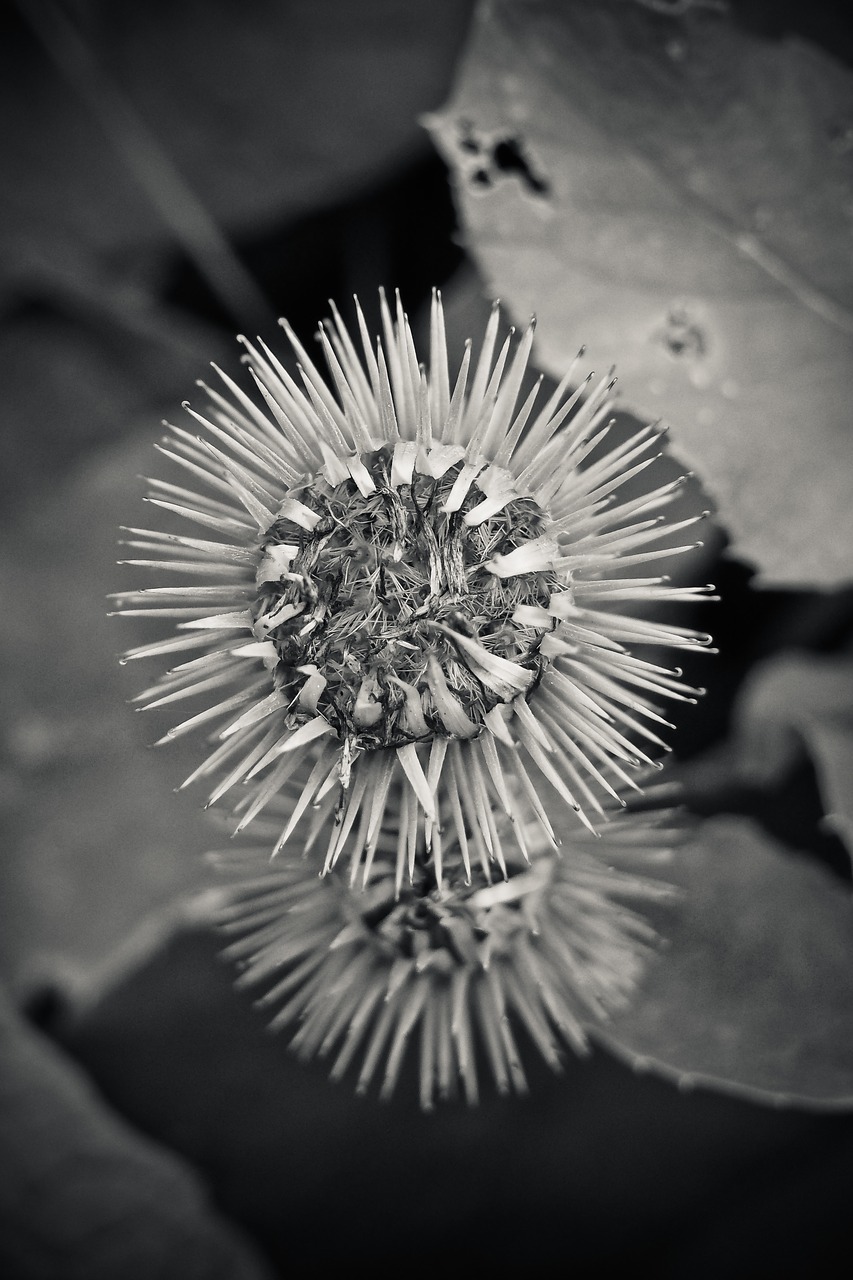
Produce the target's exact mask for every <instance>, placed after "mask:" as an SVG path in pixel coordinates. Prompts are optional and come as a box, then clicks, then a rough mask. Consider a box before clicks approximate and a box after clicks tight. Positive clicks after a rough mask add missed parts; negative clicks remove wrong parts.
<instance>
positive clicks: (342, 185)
mask: <svg viewBox="0 0 853 1280" xmlns="http://www.w3.org/2000/svg"><path fill="white" fill-rule="evenodd" d="M471 4H472V0H434V3H431V4H430V5H429V6H422V5H406V4H404V5H400V4H394V3H390V4H389V3H388V2H387V0H361V2H360V3H359V4H356V5H350V4H338V3H333V2H330V0H322V2H321V3H315V0H288V2H287V3H279V2H278V0H256V3H253V4H251V5H235V4H232V3H229V0H211V2H210V3H207V2H205V3H201V2H200V0H177V2H176V3H170V4H146V5H134V4H112V3H109V2H107V3H102V2H101V0H91V2H90V0H87V2H86V3H85V4H83V5H80V6H74V8H75V9H76V10H77V17H78V18H79V19H80V23H79V30H80V31H81V33H82V34H83V36H84V38H85V42H86V48H87V50H88V52H89V55H90V56H91V58H92V59H94V67H95V71H94V73H93V72H92V69H91V66H90V67H89V69H88V70H84V71H83V73H82V78H83V86H82V87H83V89H84V90H85V92H86V94H87V95H91V96H90V98H89V100H88V101H87V100H86V96H84V94H83V93H81V84H80V80H79V76H80V65H79V64H80V58H79V57H78V56H77V54H76V53H75V49H74V48H72V49H71V50H70V51H69V49H68V45H69V42H70V43H72V44H73V45H75V47H76V41H75V40H70V38H69V35H68V30H67V24H66V22H65V21H64V16H63V15H64V8H63V6H58V5H57V6H53V5H46V4H44V3H42V2H41V0H31V2H30V3H28V4H22V5H21V6H20V7H21V9H23V10H24V12H26V13H30V14H31V16H32V18H33V19H35V20H36V26H37V28H38V29H39V30H40V31H41V32H42V36H43V37H44V34H45V32H47V34H48V40H47V48H48V49H49V50H50V52H48V51H47V50H46V48H45V47H42V45H41V44H40V43H39V42H38V41H37V40H36V39H34V38H33V34H32V32H31V31H29V30H27V28H26V27H25V26H23V25H22V24H20V23H14V22H12V21H11V20H10V22H9V24H8V25H9V28H10V29H9V30H8V31H6V32H4V35H5V39H4V41H3V42H2V47H1V48H0V86H2V87H0V102H2V109H3V118H4V124H5V128H4V130H3V135H2V141H0V161H2V167H3V173H4V179H5V181H4V189H3V195H2V200H0V248H2V250H3V254H2V258H3V267H2V271H1V272H0V279H3V278H8V277H10V276H11V277H12V278H13V279H14V281H15V282H16V283H17V285H18V287H19V288H22V287H24V286H25V285H26V283H27V282H28V281H29V280H31V279H32V278H33V277H34V276H37V277H39V278H44V277H48V278H49V277H50V275H51V274H52V273H53V272H54V271H59V272H61V273H66V274H70V275H72V276H82V277H83V278H88V279H89V280H91V279H93V278H95V279H97V278H98V277H99V276H101V275H103V274H104V273H108V274H109V273H112V272H115V271H116V269H117V268H120V269H121V268H124V267H125V266H126V264H127V260H128V255H129V254H130V253H137V254H139V253H140V251H147V253H148V254H149V265H148V272H147V274H148V278H149V280H150V278H151V277H152V275H154V274H155V272H156V271H157V269H158V268H157V261H158V257H160V259H161V260H162V254H163V250H164V248H165V249H167V250H169V249H173V248H174V245H173V244H171V243H170V239H171V237H170V234H169V233H168V232H167V231H166V229H165V227H164V224H163V222H162V221H161V220H160V218H159V217H158V215H157V214H156V213H155V212H154V210H153V206H152V205H151V202H150V199H149V197H148V196H146V194H144V193H143V192H142V191H141V190H140V188H139V186H138V185H137V181H136V179H135V178H134V176H133V174H134V173H138V172H139V165H137V163H136V162H137V161H138V160H141V162H142V163H143V165H144V166H145V167H147V172H148V175H149V181H150V182H151V183H152V184H153V185H154V186H158V184H159V187H160V188H161V190H160V191H159V192H158V193H155V194H160V195H162V194H163V191H162V188H165V187H166V186H168V184H169V182H170V175H169V173H168V172H161V173H160V174H159V177H158V175H157V173H156V172H155V169H156V164H155V165H154V168H152V161H151V157H141V158H140V157H139V155H138V154H136V153H137V152H138V149H139V147H140V138H139V137H138V136H137V134H136V133H135V132H134V131H130V132H129V133H128V136H127V138H126V140H125V142H124V144H122V141H121V139H120V138H119V137H118V135H117V129H118V127H119V126H118V124H117V121H116V119H115V118H114V117H115V115H116V113H115V111H112V112H111V102H112V98H111V93H112V91H113V90H115V92H116V93H117V94H118V95H119V96H120V99H121V101H122V102H123V103H126V104H127V105H129V107H130V108H131V109H132V112H133V113H134V114H135V115H136V116H138V118H139V120H140V121H141V123H142V125H143V127H144V129H145V130H147V131H148V132H149V133H150V137H151V138H152V139H153V140H154V142H155V144H156V145H157V147H159V149H160V150H161V151H162V153H163V155H164V156H165V157H166V159H167V161H168V163H169V164H170V165H171V166H172V167H173V169H174V171H175V172H176V173H177V174H178V175H179V176H180V178H181V179H182V180H183V182H185V183H186V185H187V187H188V188H189V190H190V191H191V192H192V194H193V195H194V196H195V197H196V198H197V199H198V200H199V201H200V202H201V204H202V206H203V207H204V209H206V210H207V211H208V213H209V214H210V215H212V217H213V218H214V219H215V220H216V221H217V222H218V223H219V224H220V225H221V226H223V227H225V228H226V229H227V231H228V232H229V234H232V235H237V234H244V235H245V234H247V233H248V234H257V233H260V232H262V231H264V230H266V229H267V228H268V227H269V226H270V224H272V223H282V224H283V223H285V222H287V221H288V220H291V219H294V218H297V217H299V216H301V215H304V214H306V213H307V212H310V211H313V210H315V209H317V208H321V207H324V206H329V205H332V204H334V203H335V202H337V201H340V200H342V199H348V198H350V197H351V196H352V195H353V193H354V192H357V191H359V190H362V189H364V188H366V187H368V186H370V185H371V184H372V183H375V182H377V181H378V180H380V179H382V178H383V177H385V176H386V175H388V174H389V173H392V172H394V171H395V169H397V168H398V167H400V166H404V165H406V164H408V163H410V162H411V161H412V160H413V159H417V158H418V157H419V156H420V155H421V154H424V153H425V152H426V151H427V149H428V143H427V141H426V139H425V138H424V136H423V132H422V130H421V129H420V128H419V125H418V122H417V119H418V115H419V113H420V112H423V111H425V110H428V109H430V108H432V107H435V106H436V105H437V104H438V103H439V102H440V101H441V99H442V97H443V95H444V94H445V93H446V91H447V86H448V83H449V79H450V76H451V73H452V68H453V64H454V61H455V58H456V55H457V51H458V49H459V47H460V45H461V43H462V40H463V38H464V33H465V30H466V26H467V23H468V19H469V15H470V10H471ZM54 8H55V9H56V10H57V11H58V13H54V12H52V10H53V9H54ZM86 61H88V59H84V62H86ZM69 62H70V64H71V68H72V73H73V74H75V75H77V77H78V80H77V84H76V87H72V85H71V83H69V82H68V81H66V79H65V78H64V77H63V72H62V71H61V70H60V69H59V67H60V66H62V67H63V68H65V69H66V70H67V68H68V65H69ZM101 73H105V74H106V76H107V78H108V84H109V86H110V91H109V93H108V94H107V96H105V97H103V86H101V87H100V88H99V84H98V79H99V75H100V74H101ZM99 94H101V95H102V97H103V101H102V102H101V104H100V106H99V105H98V95H99ZM105 116H106V118H104V117H105ZM149 194H150V193H149ZM143 270H144V264H143Z"/></svg>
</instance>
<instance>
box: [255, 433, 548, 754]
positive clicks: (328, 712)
mask: <svg viewBox="0 0 853 1280" xmlns="http://www.w3.org/2000/svg"><path fill="white" fill-rule="evenodd" d="M358 465H359V471H358V474H357V475H355V476H354V478H347V479H345V480H342V481H340V482H339V483H337V484H332V483H331V482H329V481H327V480H326V479H324V478H322V477H318V478H317V479H316V480H312V482H311V483H310V485H309V484H306V485H305V486H303V487H301V488H299V489H292V490H291V491H290V493H289V495H288V497H287V498H286V499H285V501H284V502H283V503H282V505H281V508H280V512H279V516H278V518H277V519H276V521H275V522H274V524H273V525H272V526H271V527H270V528H269V529H268V530H267V532H266V533H265V535H264V537H263V541H262V557H261V561H260V565H259V570H258V584H259V593H258V595H257V597H256V599H255V602H254V605H253V609H252V615H253V618H254V631H255V635H256V636H257V637H258V639H260V640H264V641H270V642H272V644H273V645H274V647H275V652H276V654H277V657H278V665H277V666H276V669H275V683H276V687H277V688H278V689H279V690H280V691H282V692H283V693H285V694H288V695H292V699H293V709H294V710H295V711H302V712H304V713H305V714H304V716H303V717H302V718H303V719H307V718H309V717H311V716H315V715H317V714H320V715H322V716H324V717H325V718H326V719H327V720H328V721H329V723H330V724H331V725H332V727H333V728H334V729H335V731H336V732H337V733H338V735H339V737H341V738H342V739H348V740H350V741H351V742H353V745H357V746H358V747H359V748H361V749H372V748H376V747H382V746H401V745H403V744H405V743H409V742H415V741H418V740H419V739H423V738H427V737H430V736H433V735H435V734H442V735H445V736H451V737H472V736H474V735H475V734H476V733H477V732H478V731H479V729H480V727H481V725H482V724H483V721H484V718H485V716H486V715H488V713H489V712H490V711H492V710H493V709H494V708H495V707H496V706H498V705H499V704H500V703H504V702H510V701H512V699H513V698H515V697H517V696H519V694H528V693H529V692H531V691H532V689H533V688H534V687H535V684H536V682H537V680H538V677H539V676H540V674H541V672H542V669H543V667H544V666H545V665H546V661H547V660H546V659H545V658H544V657H543V656H542V655H540V653H539V644H540V642H541V639H542V635H543V630H542V628H541V627H534V626H528V625H524V624H523V623H519V622H516V621H514V615H515V614H516V612H517V610H518V609H519V607H520V606H537V605H539V606H542V605H547V603H548V600H549V598H550V595H551V593H552V592H553V591H555V590H556V589H558V587H559V580H558V578H557V575H556V573H554V572H553V571H550V570H548V571H543V570H539V571H535V572H528V573H524V572H521V573H517V574H514V575H512V576H509V577H502V576H498V575H496V574H495V573H493V572H491V571H490V569H489V563H490V561H491V560H492V558H493V557H495V556H506V555H508V554H509V553H511V552H512V551H513V550H515V549H516V548H517V547H519V546H521V545H522V544H524V543H527V542H529V541H530V540H531V539H534V538H536V537H539V536H541V535H542V534H543V531H545V530H546V527H547V523H548V519H547V516H546V515H545V514H544V512H543V511H542V509H541V508H540V507H539V506H538V505H537V504H536V502H534V501H533V500H532V499H530V498H516V499H513V500H511V501H510V502H508V503H507V504H506V505H505V506H504V507H503V508H502V509H501V510H500V511H498V512H497V513H496V514H493V515H490V516H488V517H487V518H486V519H483V520H478V521H477V522H476V523H471V522H468V521H466V515H467V514H468V512H470V511H472V510H473V509H474V508H475V507H477V506H478V505H479V504H481V503H482V502H483V499H484V494H483V491H482V490H481V489H480V488H479V487H478V485H477V484H476V482H475V483H473V484H471V485H470V488H469V489H468V491H467V493H466V496H465V499H464V501H463V502H462V503H461V505H460V506H459V507H458V509H456V510H452V509H451V510H447V509H446V504H447V502H448V498H449V496H450V495H451V492H452V490H453V487H454V484H455V482H456V480H457V478H458V476H459V473H460V471H461V469H462V463H456V464H455V465H453V466H452V467H450V468H449V469H448V470H447V471H445V472H444V473H443V474H442V475H441V476H439V477H437V478H436V477H433V476H431V475H428V474H421V473H420V472H418V471H414V472H413V473H412V476H411V483H404V484H395V483H392V466H393V459H392V452H391V450H390V449H389V448H381V449H378V450H376V451H375V452H373V453H370V454H367V455H365V456H364V457H362V458H361V459H360V460H359V464H358ZM450 505H451V507H452V506H453V504H452V503H451V504H450Z"/></svg>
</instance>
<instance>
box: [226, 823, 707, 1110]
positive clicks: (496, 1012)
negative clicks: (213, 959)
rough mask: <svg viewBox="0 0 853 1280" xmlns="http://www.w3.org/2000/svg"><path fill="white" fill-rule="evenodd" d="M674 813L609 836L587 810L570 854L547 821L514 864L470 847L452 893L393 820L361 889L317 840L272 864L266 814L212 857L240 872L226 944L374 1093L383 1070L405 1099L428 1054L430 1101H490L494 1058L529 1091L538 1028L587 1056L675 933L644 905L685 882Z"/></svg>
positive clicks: (276, 1023)
mask: <svg viewBox="0 0 853 1280" xmlns="http://www.w3.org/2000/svg"><path fill="white" fill-rule="evenodd" d="M668 818H669V814H668V813H667V812H665V811H663V810H658V811H657V812H655V813H650V812H646V813H643V814H632V815H630V816H628V815H626V814H625V813H624V811H622V810H619V811H618V812H616V813H615V814H614V816H613V818H612V821H611V822H610V823H608V825H607V827H606V829H605V832H604V835H603V837H602V839H601V840H595V839H594V838H593V837H592V836H590V834H589V832H588V831H587V830H586V828H585V827H583V826H582V824H580V823H579V822H578V821H577V819H574V820H569V822H568V823H567V824H566V827H565V829H564V831H563V836H564V849H563V852H562V856H561V855H560V854H557V853H555V852H554V851H553V850H552V849H550V848H544V847H543V848H541V849H537V848H536V842H537V839H538V838H539V835H538V829H537V828H536V826H535V825H534V826H533V827H532V828H531V829H530V832H529V835H530V840H531V847H532V849H533V851H534V853H535V855H536V856H534V857H533V858H532V860H531V863H530V864H528V863H526V862H524V860H523V859H522V858H521V856H520V855H518V854H517V853H515V852H513V853H511V854H509V855H508V858H507V868H506V871H507V878H506V879H502V878H498V879H497V880H493V879H492V878H491V877H490V874H489V868H488V864H486V866H485V867H482V866H478V867H477V868H475V870H474V873H473V875H469V872H468V869H467V868H466V866H465V862H464V860H463V859H462V857H461V854H460V850H459V847H458V845H453V846H452V847H449V848H448V849H447V850H446V857H445V869H444V879H443V886H442V890H441V891H439V890H438V889H437V888H436V886H435V885H434V883H433V881H432V878H431V877H429V876H428V875H427V873H426V867H425V866H424V865H423V864H418V865H417V866H416V868H415V872H414V874H413V876H412V878H411V880H410V881H407V882H406V883H404V884H403V886H402V888H401V886H400V883H399V877H398V875H397V874H396V871H395V854H394V839H393V833H390V832H389V833H383V836H382V838H381V839H380V841H379V844H380V848H379V850H378V852H377V854H376V858H375V862H374V868H373V874H372V877H371V880H370V884H369V886H368V887H367V889H366V890H364V891H363V892H358V893H354V892H353V891H352V888H351V885H350V883H349V882H348V879H347V877H345V876H343V875H342V874H341V873H340V872H339V871H337V870H336V871H332V872H330V873H329V874H328V875H326V876H325V877H318V876H317V874H316V870H315V867H314V865H313V862H312V859H311V858H310V857H306V856H305V855H303V854H300V853H296V852H291V851H289V850H287V851H285V852H284V853H283V854H282V855H281V856H280V857H279V858H275V859H273V860H272V861H270V859H269V856H268V845H266V844H265V843H264V842H263V837H264V835H265V834H266V832H265V831H264V828H265V827H266V826H267V822H266V820H261V823H260V824H259V828H260V829H259V830H257V831H256V833H255V835H256V840H255V843H253V844H251V845H249V846H246V847H235V846H234V845H233V844H232V845H231V846H230V847H229V848H228V849H224V850H222V851H219V852H217V853H214V854H212V855H211V857H212V858H213V860H214V861H215V863H216V864H217V865H218V867H219V870H220V871H221V872H222V873H223V874H224V875H225V876H226V878H227V879H231V880H233V881H234V882H235V884H234V887H233V888H232V889H231V890H230V891H229V894H228V898H229V900H228V905H227V906H226V907H225V909H224V911H223V913H222V920H221V923H222V926H223V927H224V929H225V931H226V933H228V934H230V935H231V936H232V940H231V942H230V944H229V945H228V947H227V948H226V951H225V953H224V954H225V956H226V957H227V958H229V959H230V960H231V961H232V962H234V963H235V964H236V965H237V966H238V968H239V970H240V971H241V976H240V978H239V979H238V985H240V986H241V987H243V988H247V989H250V990H253V991H257V990H260V992H261V993H262V994H261V995H260V998H259V1000H258V1004H259V1006H260V1007H261V1008H262V1009H263V1010H265V1011H267V1012H269V1013H270V1014H271V1015H272V1020H271V1028H272V1029H273V1030H281V1031H285V1032H289V1033H290V1034H291V1039H290V1047H291V1049H292V1050H293V1051H294V1052H295V1053H296V1054H297V1055H298V1056H299V1057H300V1058H302V1059H303V1060H304V1061H308V1060H311V1059H313V1058H315V1057H320V1058H326V1059H329V1060H331V1063H332V1066H331V1077H332V1079H335V1080H340V1079H341V1078H342V1077H344V1076H345V1075H346V1074H347V1073H348V1072H350V1070H351V1071H352V1072H353V1073H354V1074H356V1073H357V1074H356V1088H357V1090H358V1091H359V1092H362V1093H363V1092H366V1091H367V1090H368V1089H369V1088H371V1086H373V1085H374V1084H375V1083H376V1082H377V1081H378V1080H381V1084H380V1086H379V1096H380V1097H381V1098H388V1097H389V1096H390V1095H391V1094H392V1092H393V1091H394V1089H395V1088H396V1086H397V1083H398V1079H399V1076H400V1073H401V1070H402V1068H403V1065H404V1059H405V1057H406V1055H407V1053H408V1052H415V1053H416V1054H417V1061H418V1067H417V1077H418V1086H417V1088H418V1094H419V1099H420V1104H421V1106H422V1107H423V1108H425V1109H430V1108H431V1107H432V1106H433V1105H434V1104H435V1102H436V1100H438V1099H441V1100H444V1099H452V1098H455V1097H457V1096H458V1095H459V1094H460V1093H461V1095H462V1096H463V1097H464V1098H465V1100H466V1101H467V1102H469V1103H475V1102H476V1101H477V1100H478V1096H479V1089H480V1084H479V1080H480V1076H481V1074H482V1065H483V1063H485V1064H486V1070H487V1075H489V1076H491V1078H492V1080H493V1082H494V1085H495V1086H496V1088H497V1089H498V1091H499V1092H501V1093H509V1092H519V1093H523V1092H525V1091H526V1088H527V1082H526V1077H525V1071H524V1066H523V1055H522V1053H521V1052H520V1045H521V1044H522V1043H524V1042H525V1041H526V1042H528V1043H531V1044H532V1045H533V1046H534V1047H535V1049H536V1050H538V1052H539V1053H540V1054H541V1055H542V1057H543V1058H544V1059H545V1061H546V1062H547V1063H548V1064H549V1066H551V1067H552V1068H553V1069H554V1070H555V1071H559V1070H560V1067H561V1062H562V1057H563V1052H564V1050H565V1049H569V1050H570V1051H572V1052H575V1053H580V1054H583V1053H585V1052H586V1051H587V1028H589V1027H590V1026H591V1025H601V1024H602V1023H604V1022H606V1020H607V1018H608V1017H609V1016H610V1015H611V1014H613V1013H615V1012H617V1011H618V1010H620V1009H622V1008H623V1007H624V1006H625V1005H626V1004H627V1003H628V1002H629V1001H630V999H631V997H632V995H633V994H634V991H635V988H636V985H637V982H638V981H639V978H640V976H641V975H642V973H643V972H644V970H645V967H646V962H647V959H648V957H649V955H650V954H651V953H652V952H653V951H654V950H655V949H656V947H657V944H658V939H657V935H656V934H655V931H654V929H653V928H652V927H651V926H650V925H649V923H648V922H647V921H646V920H645V919H644V917H643V915H642V913H641V910H638V908H642V907H645V906H648V905H649V904H650V903H654V902H665V901H667V900H669V899H670V898H671V897H672V892H673V891H672V890H671V888H670V887H669V886H668V885H667V884H666V883H665V881H663V880H661V879H659V878H658V875H659V872H660V870H661V869H664V870H665V865H666V861H667V860H668V858H669V857H670V855H671V853H672V847H671V846H672V845H674V844H677V843H678V842H679V841H680V838H681V833H680V832H679V830H678V828H677V827H675V828H669V827H668V826H667V822H668ZM504 823H505V820H504ZM274 831H275V826H274V825H273V826H272V827H271V829H270V831H269V834H270V835H272V834H273V833H274ZM650 870H651V871H652V872H653V873H654V874H652V875H650V874H649V871H650ZM519 1033H520V1037H521V1038H520V1039H519Z"/></svg>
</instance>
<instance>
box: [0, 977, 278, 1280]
mask: <svg viewBox="0 0 853 1280" xmlns="http://www.w3.org/2000/svg"><path fill="white" fill-rule="evenodd" d="M0 1172H1V1173H2V1176H0V1270H2V1273H3V1275H4V1276H8V1277H14V1280H60V1278H62V1280H72V1278H73V1277H80V1280H84V1277H85V1280H118V1277H121V1278H122V1280H151V1277H154V1276H157V1277H158V1278H160V1280H264V1277H268V1276H269V1274H270V1273H269V1272H268V1271H267V1269H266V1267H265V1266H264V1265H263V1264H262V1263H261V1260H260V1258H259V1257H258V1256H257V1255H256V1254H255V1252H254V1251H253V1250H252V1249H251V1247H250V1246H249V1244H248V1241H245V1240H243V1239H242V1237H241V1236H240V1235H239V1234H238V1233H237V1232H236V1230H235V1229H234V1228H232V1227H231V1226H229V1225H228V1224H227V1223H226V1222H224V1221H223V1220H221V1219H219V1218H217V1216H216V1214H215V1213H214V1211H213V1209H212V1207H211V1206H210V1205H209V1204H208V1203H207V1201H206V1197H205V1193H204V1189H203V1188H202V1186H201V1184H200V1182H199V1180H198V1178H197V1177H196V1176H195V1175H194V1173H192V1172H191V1170H190V1169H189V1168H187V1167H186V1166H185V1165H184V1163H183V1162H182V1161H181V1160H179V1159H178V1158H177V1157H176V1156H174V1155H173V1154H171V1153H169V1152H167V1151H165V1150H163V1149H161V1148H159V1147H157V1146H155V1145H154V1144H153V1143H152V1142H151V1141H149V1140H148V1139H146V1138H143V1137H142V1136H141V1135H140V1134H136V1133H134V1132H133V1131H132V1130H131V1129H130V1128H129V1127H128V1126H127V1124H125V1123H124V1122H122V1121H121V1120H120V1119H119V1118H118V1117H117V1116H116V1115H115V1114H114V1113H112V1112H110V1111H109V1110H108V1109H107V1108H106V1107H105V1106H104V1104H103V1103H102V1102H101V1101H100V1100H99V1099H98V1098H97V1097H96V1096H95V1093H94V1090H93V1089H92V1088H91V1086H90V1085H89V1083H88V1081H87V1080H86V1079H85V1078H84V1076H83V1075H82V1073H81V1072H80V1070H79V1069H78V1068H77V1066H76V1065H74V1064H72V1063H71V1062H70V1061H68V1060H66V1059H64V1058H63V1056H62V1055H61V1054H60V1053H59V1052H58V1051H57V1050H56V1049H55V1047H54V1046H53V1045H50V1044H49V1043H48V1042H47V1041H45V1040H43V1039H42V1037H41V1036H39V1035H38V1034H37V1033H36V1032H34V1031H33V1030H32V1029H31V1028H30V1027H28V1026H27V1025H26V1024H25V1023H24V1022H23V1021H22V1020H21V1019H20V1018H18V1017H17V1015H16V1014H15V1012H14V1010H13V1009H12V1008H11V1007H10V1006H9V1005H8V1004H7V1002H6V999H5V997H3V996H2V995H0Z"/></svg>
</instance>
